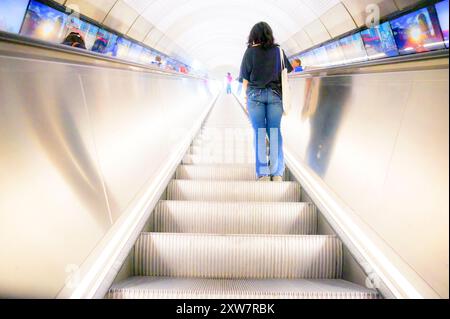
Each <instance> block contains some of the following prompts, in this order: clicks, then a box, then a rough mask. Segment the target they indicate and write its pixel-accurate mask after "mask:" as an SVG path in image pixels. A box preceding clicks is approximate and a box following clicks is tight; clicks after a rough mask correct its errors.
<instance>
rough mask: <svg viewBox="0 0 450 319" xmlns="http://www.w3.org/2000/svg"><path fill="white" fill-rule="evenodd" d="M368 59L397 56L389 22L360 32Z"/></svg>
mask: <svg viewBox="0 0 450 319" xmlns="http://www.w3.org/2000/svg"><path fill="white" fill-rule="evenodd" d="M361 36H362V39H363V41H364V45H365V46H366V51H367V55H368V56H369V59H371V60H374V59H381V58H386V57H393V56H398V55H399V53H398V49H397V44H396V42H395V39H394V35H393V33H392V29H391V25H390V23H389V22H385V23H383V24H380V25H377V26H376V27H373V28H370V29H368V30H364V31H362V32H361Z"/></svg>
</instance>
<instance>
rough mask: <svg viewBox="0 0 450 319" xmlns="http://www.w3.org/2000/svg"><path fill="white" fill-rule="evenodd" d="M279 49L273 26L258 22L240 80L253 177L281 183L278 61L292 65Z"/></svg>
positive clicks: (280, 99)
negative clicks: (253, 158)
mask: <svg viewBox="0 0 450 319" xmlns="http://www.w3.org/2000/svg"><path fill="white" fill-rule="evenodd" d="M281 52H283V51H282V50H280V46H279V45H278V44H276V43H275V38H274V35H273V31H272V28H271V27H270V26H269V25H268V24H267V23H265V22H260V23H258V24H256V25H255V26H254V27H253V29H252V30H251V32H250V35H249V38H248V48H247V51H246V52H245V55H244V58H243V61H242V65H241V74H240V79H242V81H243V91H244V94H245V99H246V103H247V110H248V113H249V116H250V119H251V122H252V126H253V130H254V135H255V151H256V152H255V153H256V176H257V178H258V181H262V182H266V181H267V182H268V181H270V180H272V181H275V182H281V181H283V175H284V171H285V160H284V152H283V138H282V135H281V118H282V116H283V101H282V96H283V95H282V85H281V73H282V65H281V60H282V59H284V64H285V65H286V68H287V69H288V72H292V71H293V68H292V65H291V63H290V62H289V60H288V58H287V57H286V54H284V52H283V53H281ZM281 54H282V55H283V56H281ZM267 137H268V139H269V156H268V154H267V145H266V138H267ZM268 157H269V159H270V160H269V159H268Z"/></svg>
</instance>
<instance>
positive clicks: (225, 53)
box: [57, 0, 421, 74]
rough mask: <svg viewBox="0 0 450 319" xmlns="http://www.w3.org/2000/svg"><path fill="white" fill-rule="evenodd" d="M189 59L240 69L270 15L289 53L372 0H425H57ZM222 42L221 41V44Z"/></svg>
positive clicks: (410, 1) (349, 21) (344, 24)
mask: <svg viewBox="0 0 450 319" xmlns="http://www.w3.org/2000/svg"><path fill="white" fill-rule="evenodd" d="M57 2H59V3H61V4H64V5H66V6H69V7H74V6H75V7H76V11H79V12H81V13H83V14H84V15H86V16H88V17H90V18H92V19H94V20H96V21H99V22H102V23H104V24H106V25H107V26H109V27H111V28H113V29H115V30H118V31H121V32H122V33H124V34H127V35H129V36H130V37H132V38H134V39H136V40H139V41H142V42H144V43H146V44H148V45H149V46H151V47H154V48H155V49H158V50H160V51H161V52H164V53H166V54H168V55H171V56H174V57H176V58H178V59H179V60H181V61H184V62H186V63H188V64H190V65H192V64H193V63H194V61H195V63H194V64H200V63H201V64H202V65H203V66H204V67H206V69H208V70H209V71H211V72H212V73H213V74H214V73H216V72H214V71H219V70H220V72H223V71H224V70H233V72H237V71H238V70H237V68H238V67H239V65H240V62H241V58H242V56H243V53H244V50H245V43H246V38H247V36H248V33H249V31H250V28H251V27H252V26H253V24H255V23H257V22H259V21H261V20H265V21H267V22H269V23H270V24H271V25H272V27H273V28H274V31H275V35H276V37H277V40H278V42H279V43H280V44H282V46H283V47H284V48H285V50H286V51H287V53H288V54H295V53H298V52H300V51H303V50H306V49H308V48H310V47H312V46H314V45H316V44H319V43H322V42H324V41H327V40H329V39H331V38H333V37H336V36H339V35H341V34H343V33H346V32H348V31H351V30H353V29H355V28H357V27H360V26H362V25H364V24H365V21H366V18H367V15H368V13H367V12H366V9H367V7H368V6H369V5H374V4H375V5H377V6H378V8H379V10H380V15H381V16H386V15H388V14H390V13H393V12H395V11H398V10H402V9H404V8H405V7H408V6H411V5H414V4H416V3H418V2H421V1H420V0H265V1H261V0H246V1H241V0H214V1H211V0H101V1H99V0H57ZM218 43H220V44H221V45H217V44H218ZM219 74H220V73H219Z"/></svg>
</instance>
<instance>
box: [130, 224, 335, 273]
mask: <svg viewBox="0 0 450 319" xmlns="http://www.w3.org/2000/svg"><path fill="white" fill-rule="evenodd" d="M134 274H135V275H136V276H163V277H191V278H211V279H212V278H214V279H218V278H221V279H340V278H341V276H342V243H341V241H340V240H339V239H338V238H336V237H335V236H273V235H206V234H172V233H143V234H142V235H141V237H140V238H139V240H138V241H137V243H136V245H135V251H134Z"/></svg>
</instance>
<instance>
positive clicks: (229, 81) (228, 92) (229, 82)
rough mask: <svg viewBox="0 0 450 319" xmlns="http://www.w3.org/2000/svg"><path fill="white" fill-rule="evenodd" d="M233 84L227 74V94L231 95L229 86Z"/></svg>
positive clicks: (230, 76)
mask: <svg viewBox="0 0 450 319" xmlns="http://www.w3.org/2000/svg"><path fill="white" fill-rule="evenodd" d="M232 83H233V76H232V75H231V73H229V72H228V74H227V94H231V93H232V91H231V84H232Z"/></svg>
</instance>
